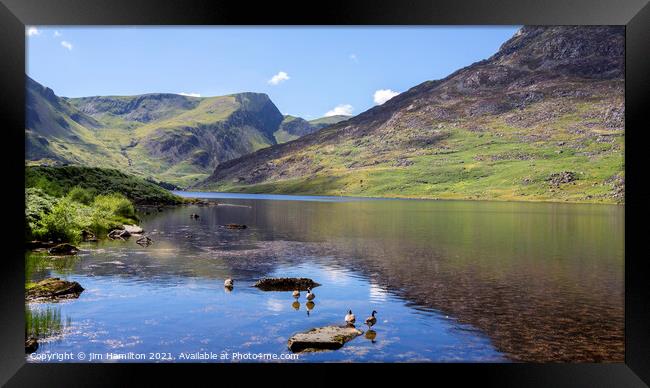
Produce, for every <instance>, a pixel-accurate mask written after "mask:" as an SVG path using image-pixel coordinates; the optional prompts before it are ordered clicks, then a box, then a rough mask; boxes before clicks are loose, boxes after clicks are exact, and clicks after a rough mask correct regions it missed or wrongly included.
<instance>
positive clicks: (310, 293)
mask: <svg viewBox="0 0 650 388" xmlns="http://www.w3.org/2000/svg"><path fill="white" fill-rule="evenodd" d="M315 297H316V295H314V293H313V292H311V288H307V300H314V298H315Z"/></svg>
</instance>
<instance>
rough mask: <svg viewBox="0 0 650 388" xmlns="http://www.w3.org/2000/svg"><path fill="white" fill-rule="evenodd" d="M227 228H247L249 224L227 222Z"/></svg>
mask: <svg viewBox="0 0 650 388" xmlns="http://www.w3.org/2000/svg"><path fill="white" fill-rule="evenodd" d="M224 227H225V228H226V229H246V228H247V226H246V225H243V224H226V225H224Z"/></svg>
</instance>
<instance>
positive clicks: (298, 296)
mask: <svg viewBox="0 0 650 388" xmlns="http://www.w3.org/2000/svg"><path fill="white" fill-rule="evenodd" d="M292 295H293V297H294V298H296V299H298V298H300V291H299V290H294V291H293V294H292Z"/></svg>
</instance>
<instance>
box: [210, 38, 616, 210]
mask: <svg viewBox="0 0 650 388" xmlns="http://www.w3.org/2000/svg"><path fill="white" fill-rule="evenodd" d="M623 36H624V35H623V29H621V28H618V27H525V28H523V29H522V30H521V31H520V32H519V33H518V34H516V35H515V36H514V37H513V38H512V39H511V40H509V41H508V42H506V43H504V45H503V46H502V47H501V49H500V50H499V52H498V53H496V54H495V55H494V56H492V57H491V58H489V59H487V60H484V61H480V62H477V63H475V64H473V65H471V66H468V67H466V68H464V69H461V70H459V71H457V72H455V73H453V74H451V75H449V76H448V77H446V78H445V79H442V80H438V81H427V82H424V83H422V84H420V85H418V86H416V87H414V88H412V89H410V90H408V91H406V92H404V93H401V94H400V95H399V96H397V97H394V98H392V99H391V100H390V101H388V102H386V103H385V104H383V105H381V106H377V107H374V108H372V109H370V110H368V111H366V112H364V113H362V114H360V115H358V116H355V117H354V118H351V119H349V120H346V121H344V122H340V123H338V124H334V125H331V126H329V127H326V128H324V129H322V130H321V131H318V132H315V133H312V134H310V135H307V136H304V137H301V138H299V139H297V140H295V141H293V142H290V143H286V144H281V145H277V146H273V147H270V148H267V149H263V150H260V151H257V152H255V153H253V154H250V155H247V156H244V157H241V158H238V159H235V160H231V161H228V162H225V163H222V164H220V165H219V166H218V167H217V168H216V169H215V172H214V173H213V174H212V175H211V177H210V178H209V179H207V180H206V181H205V182H203V183H202V184H200V185H198V188H199V189H202V190H218V191H234V192H247V193H287V194H329V195H351V196H372V197H409V198H449V199H451V198H459V199H461V198H462V199H489V200H534V201H571V202H604V203H612V202H622V201H623V200H624V187H625V185H624V180H625V177H624V171H625V164H624V144H625V141H624V131H625V128H624V111H625V107H624V80H623V47H624V44H623V43H624V40H623Z"/></svg>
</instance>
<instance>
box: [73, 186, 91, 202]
mask: <svg viewBox="0 0 650 388" xmlns="http://www.w3.org/2000/svg"><path fill="white" fill-rule="evenodd" d="M95 195H96V191H95V190H94V189H85V188H83V187H80V186H75V187H73V188H72V189H70V191H68V195H67V197H68V198H70V199H71V200H73V201H75V202H79V203H83V204H84V205H90V204H91V203H92V202H93V200H94V199H95Z"/></svg>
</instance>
